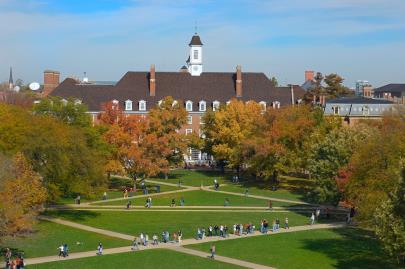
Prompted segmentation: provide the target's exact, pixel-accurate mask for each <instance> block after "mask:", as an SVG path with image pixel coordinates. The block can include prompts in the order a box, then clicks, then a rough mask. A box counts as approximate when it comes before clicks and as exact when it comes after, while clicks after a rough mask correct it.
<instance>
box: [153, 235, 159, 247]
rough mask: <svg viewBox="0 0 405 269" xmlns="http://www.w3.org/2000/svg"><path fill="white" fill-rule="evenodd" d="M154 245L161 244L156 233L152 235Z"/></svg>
mask: <svg viewBox="0 0 405 269" xmlns="http://www.w3.org/2000/svg"><path fill="white" fill-rule="evenodd" d="M152 240H153V245H155V246H157V245H158V244H159V241H158V237H157V235H156V234H154V235H153V236H152Z"/></svg>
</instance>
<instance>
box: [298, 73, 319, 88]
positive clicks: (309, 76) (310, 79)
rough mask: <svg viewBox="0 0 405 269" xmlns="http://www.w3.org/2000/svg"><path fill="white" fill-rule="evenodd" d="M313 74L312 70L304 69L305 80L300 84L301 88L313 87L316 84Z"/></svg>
mask: <svg viewBox="0 0 405 269" xmlns="http://www.w3.org/2000/svg"><path fill="white" fill-rule="evenodd" d="M314 76H315V72H314V71H305V81H304V84H302V85H301V88H303V89H304V90H305V91H309V90H312V89H314V88H315V87H316V86H317V85H316V82H315V79H314Z"/></svg>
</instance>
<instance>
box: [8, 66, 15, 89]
mask: <svg viewBox="0 0 405 269" xmlns="http://www.w3.org/2000/svg"><path fill="white" fill-rule="evenodd" d="M8 87H9V89H10V90H12V89H14V80H13V69H12V68H11V67H10V77H9V79H8Z"/></svg>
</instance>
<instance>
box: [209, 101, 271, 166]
mask: <svg viewBox="0 0 405 269" xmlns="http://www.w3.org/2000/svg"><path fill="white" fill-rule="evenodd" d="M203 120H204V123H205V124H204V126H203V133H204V135H205V137H206V138H205V142H206V146H205V150H206V151H207V152H208V153H211V154H212V155H213V156H214V157H215V159H216V160H217V161H218V162H226V163H227V165H228V166H229V167H231V168H235V169H236V170H237V172H238V173H239V170H240V168H241V166H243V165H244V164H245V163H246V162H245V160H244V155H243V149H242V144H243V142H244V141H248V140H249V139H251V138H252V137H253V136H254V135H256V134H257V132H258V130H260V128H261V126H262V125H263V123H264V118H263V116H262V108H261V106H260V105H259V104H257V103H256V102H253V101H249V102H248V103H244V102H242V101H238V100H232V101H231V102H230V103H229V104H228V105H226V106H221V107H220V109H219V110H218V111H215V112H214V111H212V110H211V111H208V112H207V113H206V114H205V116H204V118H203Z"/></svg>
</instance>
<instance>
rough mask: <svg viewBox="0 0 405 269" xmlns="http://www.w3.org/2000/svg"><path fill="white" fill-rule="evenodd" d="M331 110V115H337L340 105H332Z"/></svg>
mask: <svg viewBox="0 0 405 269" xmlns="http://www.w3.org/2000/svg"><path fill="white" fill-rule="evenodd" d="M332 112H333V115H339V112H340V107H338V106H333V107H332Z"/></svg>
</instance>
